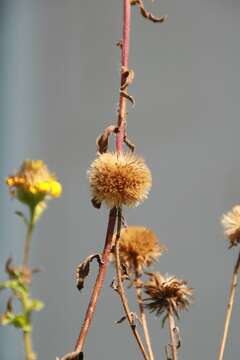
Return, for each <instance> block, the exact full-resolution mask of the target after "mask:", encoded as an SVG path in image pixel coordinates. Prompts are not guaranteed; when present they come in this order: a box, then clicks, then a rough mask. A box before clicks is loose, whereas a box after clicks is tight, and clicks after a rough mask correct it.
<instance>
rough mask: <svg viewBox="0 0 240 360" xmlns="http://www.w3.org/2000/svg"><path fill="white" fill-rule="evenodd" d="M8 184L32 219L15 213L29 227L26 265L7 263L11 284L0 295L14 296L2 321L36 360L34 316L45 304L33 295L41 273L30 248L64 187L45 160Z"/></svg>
mask: <svg viewBox="0 0 240 360" xmlns="http://www.w3.org/2000/svg"><path fill="white" fill-rule="evenodd" d="M6 184H7V186H8V187H9V190H10V194H11V195H12V196H13V197H14V198H16V199H17V200H19V201H20V202H21V203H24V204H25V205H27V207H28V209H29V218H28V217H27V216H25V215H24V214H23V213H22V212H20V211H16V214H17V215H19V216H20V217H21V218H22V219H23V220H24V223H25V225H26V227H27V234H26V240H25V243H24V256H23V264H22V265H21V266H13V265H12V259H8V260H7V262H6V273H7V275H8V280H6V281H3V282H0V291H2V290H5V289H9V290H10V291H11V294H12V295H11V297H10V298H9V300H8V302H7V306H6V311H5V312H4V314H2V316H1V317H0V324H1V325H12V326H14V327H15V328H18V329H20V330H21V331H22V332H23V339H24V349H25V359H26V360H36V359H37V355H36V354H35V353H34V351H33V348H32V338H31V333H32V313H33V312H34V311H40V310H41V309H42V308H43V306H44V304H43V302H42V301H40V300H37V299H33V298H32V297H31V295H30V286H31V283H32V274H33V273H35V272H37V271H38V270H37V269H33V270H31V269H30V267H29V255H30V245H31V240H32V234H33V230H34V226H35V224H36V221H37V219H38V218H39V217H40V215H41V214H42V212H43V210H44V209H45V208H46V200H48V199H50V198H53V197H55V198H56V197H59V196H60V195H61V192H62V187H61V184H60V183H59V182H58V181H57V179H56V177H55V176H54V175H53V174H51V173H50V172H49V170H48V168H47V166H46V165H45V164H44V162H43V161H42V160H25V161H24V162H23V164H22V165H21V167H20V169H19V170H18V171H17V172H16V173H15V174H14V175H11V176H9V177H8V178H7V180H6ZM16 299H17V300H18V301H19V302H20V304H21V307H22V311H21V312H20V313H16V312H15V310H14V306H13V300H16Z"/></svg>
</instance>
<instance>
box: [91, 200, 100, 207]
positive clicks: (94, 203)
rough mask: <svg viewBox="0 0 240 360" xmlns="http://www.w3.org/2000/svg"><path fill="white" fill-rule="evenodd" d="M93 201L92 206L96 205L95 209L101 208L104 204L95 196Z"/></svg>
mask: <svg viewBox="0 0 240 360" xmlns="http://www.w3.org/2000/svg"><path fill="white" fill-rule="evenodd" d="M91 203H92V206H93V207H95V209H100V207H101V205H102V203H101V201H99V200H97V199H95V198H92V199H91Z"/></svg>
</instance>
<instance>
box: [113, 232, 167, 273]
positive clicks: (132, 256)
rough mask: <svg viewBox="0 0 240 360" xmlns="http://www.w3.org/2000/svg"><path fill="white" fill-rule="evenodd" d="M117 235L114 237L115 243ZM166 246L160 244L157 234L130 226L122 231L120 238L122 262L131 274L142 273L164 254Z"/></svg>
mask: <svg viewBox="0 0 240 360" xmlns="http://www.w3.org/2000/svg"><path fill="white" fill-rule="evenodd" d="M115 239H116V234H115V235H114V241H115ZM164 251H166V246H164V245H162V244H160V242H159V240H158V238H157V236H156V235H155V233H154V232H153V231H152V230H150V229H148V228H146V227H142V226H129V227H127V228H125V229H122V230H121V233H120V238H119V255H120V261H121V263H122V264H124V265H125V266H126V268H127V269H128V271H129V273H131V272H132V271H135V272H138V273H141V272H142V270H143V268H146V267H148V266H150V265H151V264H152V263H153V262H154V261H156V260H157V259H158V258H159V256H160V255H162V253H163V252H164Z"/></svg>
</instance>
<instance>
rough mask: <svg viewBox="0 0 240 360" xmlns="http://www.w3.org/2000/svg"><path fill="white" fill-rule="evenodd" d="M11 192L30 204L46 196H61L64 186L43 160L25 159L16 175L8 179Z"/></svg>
mask: <svg viewBox="0 0 240 360" xmlns="http://www.w3.org/2000/svg"><path fill="white" fill-rule="evenodd" d="M6 184H7V185H8V187H9V189H10V192H11V194H12V195H13V196H14V197H17V198H18V199H19V200H20V201H22V202H23V203H25V204H28V205H30V206H35V205H36V204H38V203H40V202H42V201H43V200H44V199H45V197H46V196H48V197H59V196H60V195H61V193H62V186H61V184H60V183H59V182H58V181H57V180H56V177H55V176H54V175H53V174H51V173H50V172H49V170H48V168H47V166H46V165H45V164H44V162H43V161H42V160H25V161H24V162H23V164H22V165H21V167H20V169H19V170H18V171H17V172H16V174H15V175H12V176H9V177H8V178H7V179H6Z"/></svg>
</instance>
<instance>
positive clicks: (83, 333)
mask: <svg viewBox="0 0 240 360" xmlns="http://www.w3.org/2000/svg"><path fill="white" fill-rule="evenodd" d="M116 216H117V209H116V208H113V209H111V210H110V212H109V219H108V227H107V234H106V240H105V245H104V249H103V252H102V262H101V264H100V265H99V271H98V275H97V278H96V282H95V285H94V288H93V291H92V295H91V298H90V302H89V304H88V308H87V311H86V315H85V318H84V321H83V324H82V327H81V330H80V333H79V336H78V339H77V342H76V345H75V350H74V351H73V352H71V353H68V354H66V355H65V356H64V357H62V358H61V360H71V359H77V356H78V355H79V354H80V353H81V351H82V348H83V345H84V343H85V340H86V337H87V334H88V330H89V328H90V325H91V322H92V319H93V316H94V313H95V309H96V305H97V302H98V299H99V295H100V292H101V289H102V286H103V282H104V279H105V275H106V271H107V265H108V262H109V256H110V252H111V247H112V237H113V233H114V228H115V223H116Z"/></svg>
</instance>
